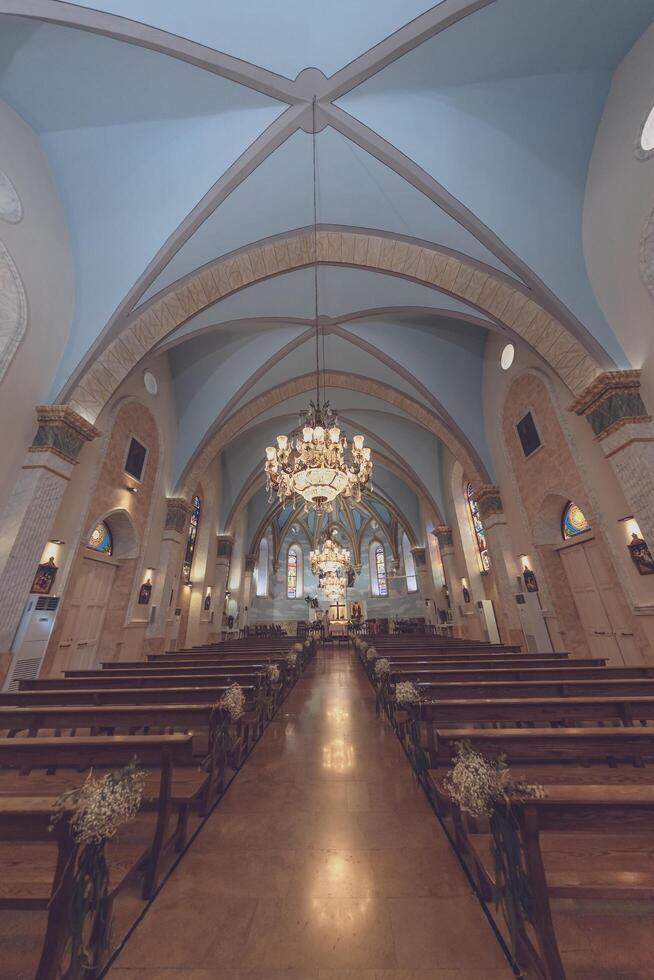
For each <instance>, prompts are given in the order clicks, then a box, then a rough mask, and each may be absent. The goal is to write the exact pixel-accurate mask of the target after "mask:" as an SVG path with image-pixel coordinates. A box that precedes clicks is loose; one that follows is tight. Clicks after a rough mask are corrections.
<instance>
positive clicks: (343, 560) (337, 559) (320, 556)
mask: <svg viewBox="0 0 654 980" xmlns="http://www.w3.org/2000/svg"><path fill="white" fill-rule="evenodd" d="M309 561H310V563H311V571H312V573H313V574H314V575H319V574H324V573H325V572H339V571H342V572H343V573H347V572H348V571H349V569H350V566H351V561H350V552H349V551H348V549H347V548H342V547H341V546H340V545H339V544H337V543H336V541H332V539H331V538H327V539H326V541H324V542H323V543H322V544H321V545H320V546H319V547H318V548H316V550H315V551H310V552H309Z"/></svg>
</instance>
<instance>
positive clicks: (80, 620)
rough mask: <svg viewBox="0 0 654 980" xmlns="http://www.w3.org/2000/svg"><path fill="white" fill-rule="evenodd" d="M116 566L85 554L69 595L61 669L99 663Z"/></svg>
mask: <svg viewBox="0 0 654 980" xmlns="http://www.w3.org/2000/svg"><path fill="white" fill-rule="evenodd" d="M115 571H116V566H115V565H114V564H113V563H111V562H107V561H100V560H97V559H94V558H87V557H86V556H84V557H83V558H82V559H81V567H80V568H79V573H78V574H77V575H75V576H74V578H75V581H74V582H73V583H72V586H71V592H70V595H69V596H68V597H67V600H68V601H67V603H66V607H67V608H66V614H65V616H66V618H65V620H64V625H63V629H62V632H61V640H60V642H59V654H60V655H59V656H58V657H57V668H58V670H78V669H79V670H88V669H90V668H92V667H95V666H96V660H97V652H98V644H99V641H100V636H101V634H102V626H103V623H104V617H105V614H106V611H107V603H108V602H109V596H110V594H111V587H112V584H113V580H114V574H115Z"/></svg>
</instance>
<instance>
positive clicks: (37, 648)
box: [3, 595, 60, 691]
mask: <svg viewBox="0 0 654 980" xmlns="http://www.w3.org/2000/svg"><path fill="white" fill-rule="evenodd" d="M59 601H60V599H59V596H49V595H31V596H30V597H29V599H28V600H27V606H26V607H25V612H24V613H23V616H22V619H21V621H20V625H19V627H18V629H17V630H16V636H15V638H14V642H13V645H12V648H11V652H12V654H13V657H12V661H11V666H10V667H9V672H8V674H7V677H6V678H5V683H4V688H3V690H5V691H17V690H18V683H19V681H22V680H31V679H32V678H34V677H38V676H39V671H40V670H41V664H42V663H43V658H44V657H45V651H46V649H47V646H48V640H49V639H50V635H51V633H52V628H53V626H54V621H55V617H56V615H57V608H58V606H59Z"/></svg>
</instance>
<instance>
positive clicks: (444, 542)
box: [433, 524, 454, 551]
mask: <svg viewBox="0 0 654 980" xmlns="http://www.w3.org/2000/svg"><path fill="white" fill-rule="evenodd" d="M433 533H434V535H435V537H436V540H437V541H438V547H439V548H440V549H441V551H443V550H444V549H447V548H449V549H450V550H453V549H454V538H453V537H452V528H451V527H450V526H449V524H439V525H438V527H435V528H434V531H433Z"/></svg>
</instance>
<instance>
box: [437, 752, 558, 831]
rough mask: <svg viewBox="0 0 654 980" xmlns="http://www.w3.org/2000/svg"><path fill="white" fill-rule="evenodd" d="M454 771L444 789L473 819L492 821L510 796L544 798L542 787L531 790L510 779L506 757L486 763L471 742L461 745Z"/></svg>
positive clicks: (527, 786) (524, 784)
mask: <svg viewBox="0 0 654 980" xmlns="http://www.w3.org/2000/svg"><path fill="white" fill-rule="evenodd" d="M456 751H457V754H456V760H455V763H454V767H453V769H452V771H451V772H450V773H449V774H448V775H447V776H446V777H445V781H444V782H445V786H446V788H447V791H448V792H449V794H450V796H451V797H452V799H453V800H454V801H455V802H456V803H458V805H459V807H460V808H461V809H462V810H464V811H465V812H466V813H469V814H470V815H471V816H473V817H490V816H491V815H492V813H493V810H494V808H495V804H496V803H499V802H500V801H502V800H503V801H505V802H508V799H509V794H518V795H520V796H523V797H527V798H540V797H542V796H543V795H544V790H543V787H542V786H532V785H530V784H528V783H525V782H523V781H521V780H515V779H513V778H512V776H511V771H510V769H509V768H508V766H507V764H506V762H505V757H504V756H500V757H499V758H498V759H486V758H484V756H483V755H482V754H481V752H477V751H476V750H475V749H473V747H472V745H471V744H470V742H459V743H458V744H457V747H456Z"/></svg>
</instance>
